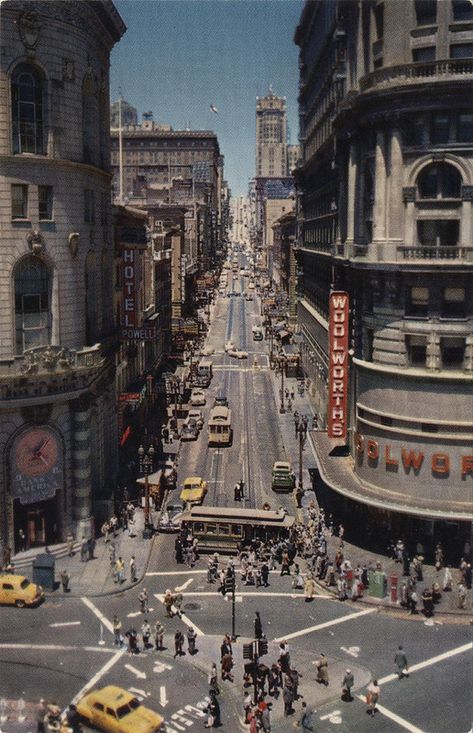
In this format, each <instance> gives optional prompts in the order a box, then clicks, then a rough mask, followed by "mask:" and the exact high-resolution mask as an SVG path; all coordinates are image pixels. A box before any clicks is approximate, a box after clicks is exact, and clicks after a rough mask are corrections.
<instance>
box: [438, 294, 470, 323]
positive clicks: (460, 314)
mask: <svg viewBox="0 0 473 733" xmlns="http://www.w3.org/2000/svg"><path fill="white" fill-rule="evenodd" d="M440 315H441V316H442V318H465V317H466V301H465V288H443V290H442V302H441V306H440Z"/></svg>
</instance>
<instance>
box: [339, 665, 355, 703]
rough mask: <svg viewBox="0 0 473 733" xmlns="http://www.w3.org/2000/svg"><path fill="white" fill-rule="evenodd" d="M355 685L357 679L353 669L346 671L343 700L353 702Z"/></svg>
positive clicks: (343, 681) (343, 682)
mask: <svg viewBox="0 0 473 733" xmlns="http://www.w3.org/2000/svg"><path fill="white" fill-rule="evenodd" d="M354 684H355V678H354V676H353V672H352V671H351V669H346V670H345V674H344V676H343V680H342V700H343V701H344V702H351V701H352V700H353V697H352V694H351V688H352V687H353V685H354Z"/></svg>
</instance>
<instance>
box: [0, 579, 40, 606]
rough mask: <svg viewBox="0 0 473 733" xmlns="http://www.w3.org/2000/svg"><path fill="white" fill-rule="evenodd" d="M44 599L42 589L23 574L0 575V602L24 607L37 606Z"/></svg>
mask: <svg viewBox="0 0 473 733" xmlns="http://www.w3.org/2000/svg"><path fill="white" fill-rule="evenodd" d="M42 600H44V590H43V589H42V587H41V586H40V585H36V584H35V583H31V581H29V580H28V578H25V576H24V575H11V574H9V573H7V574H5V575H0V604H2V605H3V604H4V605H7V606H16V607H17V608H25V606H37V605H38V604H39V603H41V601H42Z"/></svg>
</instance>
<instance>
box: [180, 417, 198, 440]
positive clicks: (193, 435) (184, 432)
mask: <svg viewBox="0 0 473 733" xmlns="http://www.w3.org/2000/svg"><path fill="white" fill-rule="evenodd" d="M198 437H199V427H198V425H197V422H196V421H195V420H193V419H192V418H191V417H189V416H187V417H186V419H185V420H184V422H183V424H182V427H181V440H197V438H198Z"/></svg>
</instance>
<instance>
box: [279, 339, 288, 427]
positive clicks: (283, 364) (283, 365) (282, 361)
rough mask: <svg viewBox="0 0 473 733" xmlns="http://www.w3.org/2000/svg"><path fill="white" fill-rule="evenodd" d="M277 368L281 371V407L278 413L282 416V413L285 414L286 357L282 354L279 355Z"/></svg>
mask: <svg viewBox="0 0 473 733" xmlns="http://www.w3.org/2000/svg"><path fill="white" fill-rule="evenodd" d="M279 368H280V370H281V390H280V396H281V405H280V407H279V412H280V413H281V414H283V413H284V412H286V408H285V407H284V370H285V368H286V357H285V356H283V355H282V354H280V355H279Z"/></svg>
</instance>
